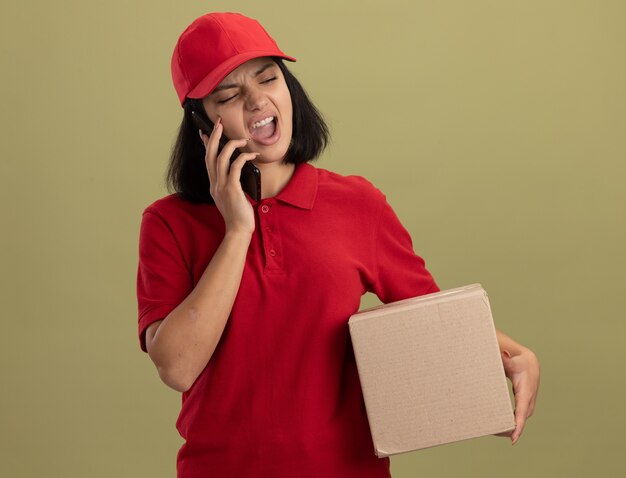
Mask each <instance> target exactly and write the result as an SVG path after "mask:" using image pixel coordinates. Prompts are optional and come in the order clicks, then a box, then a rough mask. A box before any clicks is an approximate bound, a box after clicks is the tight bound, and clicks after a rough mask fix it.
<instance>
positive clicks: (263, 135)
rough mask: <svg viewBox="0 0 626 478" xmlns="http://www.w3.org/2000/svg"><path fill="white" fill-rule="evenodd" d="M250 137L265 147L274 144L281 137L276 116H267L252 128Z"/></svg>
mask: <svg viewBox="0 0 626 478" xmlns="http://www.w3.org/2000/svg"><path fill="white" fill-rule="evenodd" d="M250 136H251V138H252V140H253V141H256V142H257V143H260V144H263V145H270V144H274V143H275V142H276V141H278V138H279V137H280V130H279V128H278V124H277V121H276V117H275V116H267V117H265V118H263V119H262V120H260V121H257V122H255V123H253V124H252V126H251V127H250Z"/></svg>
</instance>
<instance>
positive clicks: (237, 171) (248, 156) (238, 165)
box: [228, 153, 261, 185]
mask: <svg viewBox="0 0 626 478" xmlns="http://www.w3.org/2000/svg"><path fill="white" fill-rule="evenodd" d="M260 154H261V153H241V154H240V155H239V156H237V159H235V160H234V161H233V163H232V164H231V165H230V173H229V175H228V180H229V181H230V184H231V185H234V184H238V183H239V180H240V179H241V170H242V169H243V167H244V165H245V164H246V163H247V162H248V161H252V160H253V159H256V158H258V157H259V155H260Z"/></svg>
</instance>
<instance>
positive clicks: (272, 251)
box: [270, 249, 276, 257]
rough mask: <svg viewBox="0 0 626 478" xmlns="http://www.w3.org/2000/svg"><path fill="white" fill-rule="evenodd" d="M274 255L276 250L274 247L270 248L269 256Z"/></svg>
mask: <svg viewBox="0 0 626 478" xmlns="http://www.w3.org/2000/svg"><path fill="white" fill-rule="evenodd" d="M275 255H276V251H275V250H274V249H270V256H272V257H274V256H275Z"/></svg>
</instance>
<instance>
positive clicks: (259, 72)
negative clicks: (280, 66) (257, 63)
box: [211, 61, 276, 94]
mask: <svg viewBox="0 0 626 478" xmlns="http://www.w3.org/2000/svg"><path fill="white" fill-rule="evenodd" d="M272 66H276V63H274V62H273V61H271V62H269V63H266V64H265V65H263V66H262V67H261V68H259V69H258V70H257V71H255V72H254V75H252V76H253V77H254V78H256V77H257V76H259V75H260V74H261V73H263V72H264V71H265V70H267V69H268V68H271V67H272ZM237 86H238V85H236V84H234V83H227V84H225V85H220V86H218V87H216V88H215V89H214V90H213V91H212V92H211V94H213V93H217V92H218V91H222V90H229V89H231V88H237Z"/></svg>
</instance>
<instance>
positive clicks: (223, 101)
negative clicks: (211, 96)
mask: <svg viewBox="0 0 626 478" xmlns="http://www.w3.org/2000/svg"><path fill="white" fill-rule="evenodd" d="M236 96H237V95H233V96H229V97H228V98H226V99H223V100H219V101H218V103H219V104H220V105H223V104H224V103H228V102H229V101H230V100H232V99H233V98H235V97H236Z"/></svg>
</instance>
